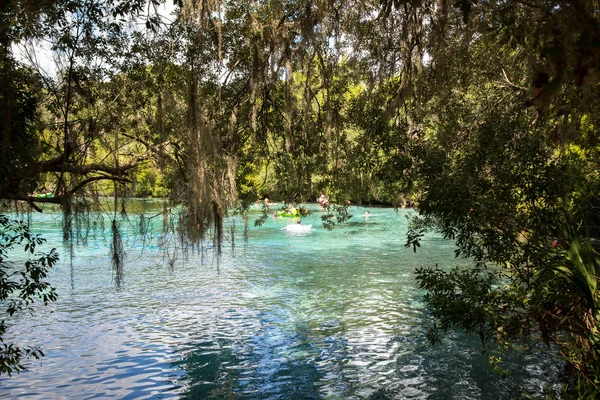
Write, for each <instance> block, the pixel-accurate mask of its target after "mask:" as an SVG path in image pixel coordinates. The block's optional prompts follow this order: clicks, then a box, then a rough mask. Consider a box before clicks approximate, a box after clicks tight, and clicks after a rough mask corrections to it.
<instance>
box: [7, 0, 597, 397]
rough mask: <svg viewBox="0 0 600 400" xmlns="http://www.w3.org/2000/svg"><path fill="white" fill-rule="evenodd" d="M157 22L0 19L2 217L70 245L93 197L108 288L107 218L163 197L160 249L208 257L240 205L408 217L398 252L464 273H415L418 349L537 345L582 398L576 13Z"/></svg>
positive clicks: (413, 6) (510, 8) (152, 17)
mask: <svg viewBox="0 0 600 400" xmlns="http://www.w3.org/2000/svg"><path fill="white" fill-rule="evenodd" d="M174 3H175V4H174V7H173V11H172V13H167V12H165V11H162V12H161V11H159V10H160V8H159V7H160V6H161V1H159V0H148V1H145V0H121V1H112V2H109V1H106V0H85V1H83V0H42V1H40V0H37V1H31V0H8V1H5V2H3V3H2V5H1V6H0V26H1V28H0V42H1V44H2V45H1V47H0V52H1V54H0V78H1V80H2V82H3V85H2V86H1V88H0V107H1V109H0V112H1V113H2V118H1V121H2V122H1V123H0V159H2V160H4V162H2V163H1V164H0V198H2V199H3V200H4V201H5V202H6V204H7V205H9V204H15V202H19V204H21V205H22V204H25V205H27V206H28V207H30V208H31V209H34V210H38V211H40V210H41V209H42V206H43V205H44V204H46V203H53V204H58V205H60V206H61V207H62V209H63V210H64V212H65V223H64V228H65V235H64V236H65V239H66V240H67V242H69V241H72V240H73V238H76V237H77V233H76V231H77V228H78V227H81V226H85V225H86V224H87V225H89V221H88V222H87V223H86V222H83V221H84V219H85V218H84V217H82V216H84V215H85V213H86V212H89V210H90V209H93V208H94V207H97V208H98V207H101V203H99V202H98V199H99V198H101V197H103V196H115V198H116V200H115V206H114V210H113V211H114V212H113V214H112V217H111V232H112V235H113V241H112V243H113V246H112V247H113V249H114V252H113V261H114V265H115V270H116V272H117V275H116V276H117V277H118V276H119V274H118V271H119V269H120V268H122V262H123V258H122V254H119V248H120V241H119V240H120V239H119V228H118V222H117V214H118V212H119V211H120V212H122V213H125V212H126V209H125V207H124V206H121V207H120V208H121V210H119V207H118V206H117V204H120V203H118V201H119V199H122V198H126V197H130V196H156V197H163V198H166V199H167V200H168V205H167V206H166V207H165V210H164V212H163V214H162V216H163V218H164V226H165V227H166V229H169V230H171V231H172V232H175V231H177V232H178V233H180V234H181V236H182V237H185V240H186V241H188V242H189V243H192V244H194V243H195V244H197V243H199V242H200V241H201V240H202V238H205V237H212V238H213V240H214V241H215V243H216V244H217V246H216V248H219V246H220V243H221V242H222V237H223V235H224V232H223V218H224V217H225V216H226V215H227V214H228V213H230V212H239V213H242V214H244V213H245V210H247V207H248V205H249V204H251V203H253V202H254V201H256V200H257V199H264V198H266V197H268V198H270V199H276V200H279V201H284V202H285V203H294V202H296V203H299V202H305V201H312V200H313V199H316V198H317V196H318V193H319V192H320V191H323V192H326V193H327V195H328V197H329V199H330V201H331V202H332V205H331V206H330V208H329V210H330V211H331V210H336V211H337V212H336V214H337V219H336V221H337V222H343V221H345V220H346V219H347V218H349V217H350V215H349V214H348V210H347V208H345V207H344V205H345V204H346V203H347V201H348V200H350V201H351V202H353V203H358V204H365V203H371V204H372V203H380V204H388V205H393V206H395V207H399V206H402V205H405V204H407V202H410V203H413V204H416V206H417V208H418V211H419V214H420V216H419V217H418V218H417V219H415V220H414V221H412V229H411V231H410V232H409V235H408V238H407V246H411V247H412V248H414V249H415V250H417V248H418V247H419V246H420V242H419V239H420V238H421V237H422V236H423V234H424V233H425V232H426V231H427V230H431V229H434V230H438V231H440V232H441V233H443V235H444V236H445V237H447V238H449V239H454V240H455V241H456V244H457V255H461V256H465V257H470V258H472V259H473V260H474V267H473V269H471V270H464V269H462V270H444V269H436V268H428V267H427V266H425V267H424V268H423V269H420V270H419V271H417V278H418V280H419V281H420V283H421V285H422V287H423V288H424V289H426V290H427V294H426V300H427V302H428V303H429V305H431V307H432V309H433V314H434V316H435V317H436V323H435V326H434V327H433V329H432V331H431V339H432V341H437V340H439V339H440V336H439V334H440V333H441V332H443V331H445V330H447V329H449V328H451V327H457V328H460V329H463V330H465V331H467V332H470V333H475V334H478V335H479V336H480V337H481V339H482V342H483V343H484V344H488V343H490V342H493V343H495V344H498V345H500V346H502V347H511V346H512V345H514V344H517V343H518V344H523V343H536V342H543V343H546V344H547V345H548V346H551V347H553V348H555V349H557V350H558V351H559V352H560V354H561V355H562V356H563V359H564V361H565V363H566V365H567V368H566V370H565V376H566V377H567V379H566V381H565V393H567V394H571V395H574V396H577V395H580V396H584V395H589V396H595V393H598V392H599V388H598V385H600V356H599V355H600V334H599V333H598V323H599V318H600V315H599V314H598V285H597V284H598V275H599V273H600V271H599V269H598V268H599V264H598V258H597V257H598V254H597V252H596V250H595V248H594V243H596V242H595V241H594V238H596V237H598V235H599V234H600V197H599V196H598V193H600V175H599V171H600V168H599V167H600V165H599V162H600V136H599V134H598V132H599V126H600V93H599V89H600V88H599V76H600V15H599V14H598V2H597V1H594V0H574V1H546V0H531V1H519V0H510V1H484V2H476V1H470V0H466V1H459V2H456V3H448V2H446V1H444V0H439V1H429V0H414V1H391V0H381V1H380V0H377V1H352V0H340V1H318V0H300V1H294V0H290V1H266V2H264V1H260V2H259V1H253V0H242V1H205V0H199V1H196V0H177V1H175V2H174ZM168 4H170V3H168ZM44 46H45V47H46V48H47V49H48V51H49V52H51V53H52V60H50V58H47V59H44V58H41V55H36V54H35V53H34V50H35V49H36V48H37V49H38V50H39V49H40V48H42V47H44ZM49 64H50V66H49ZM176 206H182V208H178V209H177V211H175V207H176ZM180 210H182V211H180ZM233 210H235V211H233ZM267 211H268V210H267V209H265V216H266V215H267V214H266V212H267ZM73 221H74V222H75V223H73ZM140 221H141V222H140V226H141V228H140V230H141V231H143V226H144V224H143V217H142V218H141V220H140ZM245 221H246V223H247V217H245ZM257 222H258V223H260V221H257ZM323 222H324V224H325V225H326V226H327V227H329V228H331V227H332V226H333V224H334V214H333V213H330V212H328V213H327V214H326V215H325V216H324V219H323ZM466 313H468V314H466Z"/></svg>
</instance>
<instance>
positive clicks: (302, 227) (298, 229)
mask: <svg viewBox="0 0 600 400" xmlns="http://www.w3.org/2000/svg"><path fill="white" fill-rule="evenodd" d="M311 228H312V225H300V224H292V225H287V226H284V227H283V228H281V230H282V231H288V232H306V231H310V230H311Z"/></svg>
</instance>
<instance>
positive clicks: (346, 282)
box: [0, 207, 557, 399]
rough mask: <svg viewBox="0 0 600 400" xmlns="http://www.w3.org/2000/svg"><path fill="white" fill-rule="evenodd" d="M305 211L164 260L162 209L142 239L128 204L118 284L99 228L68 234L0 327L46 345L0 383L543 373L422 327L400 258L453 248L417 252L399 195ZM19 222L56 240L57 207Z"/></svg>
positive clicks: (224, 384)
mask: <svg viewBox="0 0 600 400" xmlns="http://www.w3.org/2000/svg"><path fill="white" fill-rule="evenodd" d="M355 208H356V211H355V212H354V214H355V215H359V216H360V215H363V214H364V209H361V208H360V207H355ZM313 211H314V214H313V215H311V216H309V217H307V218H304V219H303V224H313V230H312V231H311V232H310V233H306V234H302V235H292V234H289V233H287V232H285V231H281V228H282V227H283V226H285V225H286V224H288V223H291V222H292V221H291V220H290V219H287V220H286V219H279V220H273V219H271V220H268V221H267V222H266V224H265V225H264V226H263V227H261V228H254V227H252V226H251V227H250V229H249V231H248V232H247V235H248V240H247V241H245V240H244V224H243V221H242V220H241V219H240V218H239V217H237V218H238V219H237V220H235V221H231V220H230V221H229V223H230V224H231V223H235V224H236V228H237V229H236V231H235V233H234V236H233V238H230V239H229V240H231V241H232V242H235V243H236V247H235V251H233V250H232V248H231V247H228V246H224V253H223V255H222V258H221V259H220V260H219V261H218V262H216V260H215V258H214V255H213V254H212V252H210V251H208V252H206V251H200V252H198V251H196V252H191V251H188V252H187V254H186V253H185V252H184V251H183V250H181V249H179V250H177V252H178V253H177V257H176V258H177V261H176V263H175V264H174V265H173V267H172V268H171V266H170V265H169V258H168V257H165V256H164V251H163V250H164V249H163V248H161V246H160V243H161V240H163V242H164V239H165V238H164V237H162V238H161V232H160V227H161V224H162V221H156V220H152V221H151V222H150V225H149V226H148V229H147V232H146V233H147V235H146V237H145V238H144V240H142V239H140V237H139V236H136V235H134V232H135V231H137V230H138V227H139V220H135V218H132V221H131V232H129V233H128V232H124V236H123V240H124V248H125V252H126V253H127V259H126V264H125V268H124V275H123V282H122V287H121V289H120V290H116V289H115V284H114V281H113V278H112V272H111V264H110V257H109V255H108V246H107V243H108V239H107V237H105V236H104V235H102V234H97V235H95V236H93V235H90V237H89V238H88V241H87V246H86V247H76V249H75V251H76V254H75V258H74V263H73V271H72V272H73V277H71V267H70V265H69V264H68V263H67V262H65V261H61V264H60V265H58V266H57V267H56V268H55V270H54V271H53V273H52V282H53V284H54V285H55V286H56V287H57V289H58V291H59V296H60V298H59V301H58V302H56V303H55V304H52V305H50V306H48V307H42V308H39V309H38V312H37V313H36V314H35V315H34V316H33V317H27V318H23V319H22V320H20V321H18V323H17V324H16V325H15V326H14V327H12V329H11V333H12V334H13V335H14V336H15V337H18V338H19V341H20V342H21V343H29V344H33V343H42V344H43V345H44V350H45V352H46V357H45V358H43V359H42V360H41V361H38V362H33V363H31V365H30V366H29V367H30V372H27V373H22V374H21V375H19V376H16V377H13V378H4V379H3V381H2V384H1V385H0V397H7V398H14V397H19V398H61V397H62V398H69V399H73V398H91V397H99V398H104V397H117V398H169V397H177V398H188V399H201V398H215V399H230V398H240V399H272V398H274V399H290V398H291V399H312V398H314V399H317V398H331V399H366V398H371V399H406V398H416V399H424V398H429V399H452V398H454V399H505V398H510V397H515V396H518V395H519V394H521V393H522V392H524V391H527V392H530V393H534V394H538V395H539V394H540V393H541V392H542V391H543V390H544V386H545V385H546V384H547V383H548V382H551V377H554V376H556V373H557V372H556V369H557V367H556V366H554V365H553V364H552V363H551V362H550V361H549V360H546V359H540V358H539V357H538V358H536V357H533V356H529V355H526V356H525V357H516V356H514V357H513V358H512V359H509V365H510V366H511V367H512V368H513V369H514V370H515V371H516V372H515V373H513V374H512V375H511V376H509V377H508V378H506V379H501V378H499V377H497V376H495V375H494V374H493V373H492V372H491V371H490V370H489V369H488V368H487V355H485V354H481V353H480V351H479V350H480V345H479V342H478V339H477V338H472V337H468V336H465V335H462V334H458V333H455V334H450V335H449V336H448V338H447V339H445V340H444V342H443V344H442V345H437V346H435V347H432V346H431V345H430V344H429V343H428V342H427V340H426V338H425V333H426V331H427V327H428V325H429V323H430V318H429V316H428V315H427V313H426V310H425V309H424V306H423V303H422V292H420V291H419V290H418V288H417V286H416V284H415V281H414V269H415V268H416V267H418V266H421V265H433V264H434V263H438V264H440V265H443V266H452V265H457V264H459V263H464V262H465V261H464V260H459V259H455V258H454V253H453V250H454V247H453V244H452V243H451V242H448V241H444V240H441V239H439V238H436V237H429V238H426V240H425V241H424V242H423V245H422V247H421V249H420V250H419V251H418V252H417V253H416V254H415V253H413V251H412V250H411V249H406V248H405V247H404V240H405V236H404V234H405V233H406V225H407V219H406V218H405V216H406V215H407V214H409V213H411V211H410V210H401V211H399V212H398V213H396V212H394V211H393V210H391V209H370V211H371V216H370V218H369V219H368V220H366V219H365V218H364V217H354V219H353V220H352V222H351V223H348V224H346V225H343V226H339V227H336V228H335V229H334V230H333V231H327V230H325V229H324V228H322V227H321V226H320V223H319V216H320V213H319V212H318V209H316V208H313ZM255 213H256V216H257V215H258V211H257V210H256V211H255ZM250 221H252V216H251V218H250ZM126 225H127V222H126V221H123V222H122V226H126ZM250 225H252V222H251V223H250ZM107 226H109V225H108V224H107ZM33 227H34V230H36V231H38V232H39V231H41V233H43V234H44V235H45V236H46V237H47V238H49V239H50V242H52V245H59V240H60V219H59V217H58V216H57V215H56V214H51V213H50V214H43V215H39V214H38V215H35V216H34V221H33ZM169 251H170V254H171V255H172V254H173V253H174V252H175V250H174V249H173V248H170V249H169ZM171 259H173V258H171Z"/></svg>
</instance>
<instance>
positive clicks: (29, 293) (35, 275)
mask: <svg viewBox="0 0 600 400" xmlns="http://www.w3.org/2000/svg"><path fill="white" fill-rule="evenodd" d="M0 228H1V229H0V302H2V304H6V310H5V316H4V318H3V319H2V321H0V343H1V347H0V374H8V375H11V374H12V373H13V372H17V373H18V372H21V371H25V370H26V368H25V366H24V365H23V362H24V361H25V360H27V359H28V358H35V359H39V358H40V357H42V356H43V355H44V353H43V352H42V350H41V349H40V348H39V347H31V346H28V347H18V346H17V345H16V344H14V343H10V342H6V341H5V335H6V331H7V329H8V328H9V320H8V318H10V317H13V316H15V314H17V315H18V314H19V313H22V312H24V311H31V305H32V304H33V303H34V302H35V301H37V300H40V301H42V302H43V303H44V305H47V304H48V302H50V301H55V300H56V298H57V295H56V291H55V290H54V288H52V287H51V286H50V284H49V283H48V282H46V281H45V279H46V278H47V276H48V272H49V270H50V269H51V268H52V267H53V266H54V265H55V264H56V262H57V261H58V253H57V252H56V249H52V250H50V252H49V253H39V252H36V248H37V246H40V245H42V244H43V243H44V242H45V241H46V240H45V239H44V238H42V237H41V236H40V235H35V234H32V233H31V232H30V230H29V228H28V227H27V225H25V224H24V223H23V222H19V221H16V220H13V219H10V218H8V217H7V216H5V215H0ZM17 247H19V248H20V247H22V248H23V251H24V252H25V253H26V254H27V256H28V259H27V260H26V261H25V263H24V266H23V267H19V266H17V265H15V263H14V262H10V261H9V260H8V258H9V256H10V255H11V254H10V253H11V252H13V251H14V250H15V249H16V248H17Z"/></svg>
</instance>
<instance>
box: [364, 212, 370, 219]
mask: <svg viewBox="0 0 600 400" xmlns="http://www.w3.org/2000/svg"><path fill="white" fill-rule="evenodd" d="M370 216H371V213H370V212H369V210H367V211H365V218H369V217H370Z"/></svg>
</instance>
